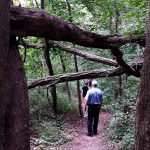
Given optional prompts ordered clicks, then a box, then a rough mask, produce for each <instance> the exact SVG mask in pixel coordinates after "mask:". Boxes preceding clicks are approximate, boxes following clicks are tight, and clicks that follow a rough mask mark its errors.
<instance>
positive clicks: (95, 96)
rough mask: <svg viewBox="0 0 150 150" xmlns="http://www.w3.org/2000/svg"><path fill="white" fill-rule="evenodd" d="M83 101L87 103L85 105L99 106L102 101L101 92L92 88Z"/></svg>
mask: <svg viewBox="0 0 150 150" xmlns="http://www.w3.org/2000/svg"><path fill="white" fill-rule="evenodd" d="M85 100H86V101H87V104H92V105H93V104H101V103H102V100H103V92H102V91H101V90H100V89H98V88H95V87H92V88H91V89H89V90H88V91H87V94H86V96H85Z"/></svg>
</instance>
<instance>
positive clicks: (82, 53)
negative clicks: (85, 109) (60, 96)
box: [20, 42, 119, 67]
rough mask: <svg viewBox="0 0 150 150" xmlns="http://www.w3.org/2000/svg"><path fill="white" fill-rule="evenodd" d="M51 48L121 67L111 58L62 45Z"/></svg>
mask: <svg viewBox="0 0 150 150" xmlns="http://www.w3.org/2000/svg"><path fill="white" fill-rule="evenodd" d="M20 44H21V45H23V46H24V44H25V46H26V47H27V48H35V49H39V48H44V47H45V46H44V45H42V44H40V45H36V44H34V43H27V42H24V43H21V42H20ZM51 46H53V47H55V48H57V49H60V50H63V51H66V52H68V53H72V54H75V55H78V56H80V57H83V58H85V59H87V60H90V61H94V62H98V63H102V64H106V65H111V66H115V67H118V66H119V65H118V64H117V62H116V61H115V60H113V59H109V58H105V57H100V56H96V55H93V54H90V53H87V52H85V51H82V50H79V49H77V48H72V47H68V46H65V45H60V44H53V43H51Z"/></svg>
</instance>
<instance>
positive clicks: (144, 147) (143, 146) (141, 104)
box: [135, 0, 150, 150]
mask: <svg viewBox="0 0 150 150" xmlns="http://www.w3.org/2000/svg"><path fill="white" fill-rule="evenodd" d="M148 13H149V14H148V15H149V17H148V34H147V40H146V49H145V53H144V64H143V69H142V76H141V84H140V91H139V95H138V98H137V111H136V142H135V143H136V148H135V149H136V150H150V114H149V113H150V67H149V66H150V0H149V9H148Z"/></svg>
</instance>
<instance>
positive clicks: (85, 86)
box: [81, 79, 91, 117]
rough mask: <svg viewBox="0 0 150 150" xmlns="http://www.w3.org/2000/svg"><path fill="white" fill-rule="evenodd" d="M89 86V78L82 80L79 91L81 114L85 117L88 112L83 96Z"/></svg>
mask: <svg viewBox="0 0 150 150" xmlns="http://www.w3.org/2000/svg"><path fill="white" fill-rule="evenodd" d="M90 88H91V80H88V79H86V80H84V86H83V87H82V91H81V96H82V98H81V99H82V107H83V116H84V117H87V116H88V113H87V106H86V105H85V101H84V98H85V96H86V94H87V91H88V90H89V89H90Z"/></svg>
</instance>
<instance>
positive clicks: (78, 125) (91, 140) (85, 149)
mask: <svg viewBox="0 0 150 150" xmlns="http://www.w3.org/2000/svg"><path fill="white" fill-rule="evenodd" d="M112 118H113V115H112V114H111V113H107V112H101V113H100V117H99V126H98V135H96V136H93V137H89V136H87V135H86V133H87V128H86V127H87V125H86V123H87V119H86V118H84V119H79V118H78V119H77V118H68V120H67V122H68V123H69V124H70V126H71V127H72V128H73V129H75V131H76V132H73V134H74V137H73V139H72V140H71V141H70V142H67V143H65V144H64V145H61V146H60V147H59V149H60V150H110V148H109V147H108V143H107V141H108V140H109V137H108V134H107V133H106V126H107V124H108V123H109V121H110V120H111V119H112ZM111 150H112V148H111Z"/></svg>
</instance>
